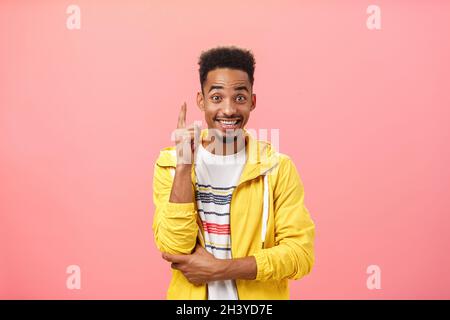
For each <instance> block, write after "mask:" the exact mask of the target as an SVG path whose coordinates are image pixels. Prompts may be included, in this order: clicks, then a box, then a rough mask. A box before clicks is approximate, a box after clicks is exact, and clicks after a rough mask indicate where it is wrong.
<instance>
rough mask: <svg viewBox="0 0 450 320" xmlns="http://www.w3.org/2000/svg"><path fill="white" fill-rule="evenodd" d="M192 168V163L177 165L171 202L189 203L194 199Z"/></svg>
mask: <svg viewBox="0 0 450 320" xmlns="http://www.w3.org/2000/svg"><path fill="white" fill-rule="evenodd" d="M191 169H192V166H191V165H186V164H179V165H177V167H176V169H175V177H174V180H173V185H172V190H171V192H170V198H169V202H172V203H189V202H192V201H193V198H194V194H193V191H192V178H191Z"/></svg>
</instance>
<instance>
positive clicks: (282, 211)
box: [153, 129, 315, 300]
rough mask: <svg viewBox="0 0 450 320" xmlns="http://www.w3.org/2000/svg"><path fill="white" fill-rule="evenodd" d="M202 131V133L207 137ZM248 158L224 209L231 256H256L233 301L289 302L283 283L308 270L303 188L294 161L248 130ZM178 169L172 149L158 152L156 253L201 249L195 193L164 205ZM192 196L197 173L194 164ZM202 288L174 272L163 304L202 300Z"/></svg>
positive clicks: (310, 244)
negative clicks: (253, 275)
mask: <svg viewBox="0 0 450 320" xmlns="http://www.w3.org/2000/svg"><path fill="white" fill-rule="evenodd" d="M207 130H208V129H204V130H202V132H201V136H202V137H204V136H206V135H207ZM245 136H246V147H245V148H246V156H247V158H246V159H247V161H246V163H245V166H244V169H243V171H242V174H241V177H240V180H239V183H238V185H237V187H236V189H235V190H234V192H233V195H232V199H231V205H230V230H231V244H232V249H231V250H232V251H231V252H232V255H233V258H240V257H247V256H254V257H255V259H256V264H257V275H256V279H255V280H240V279H236V287H237V292H238V296H239V299H241V300H249V299H289V286H288V280H289V279H300V278H301V277H303V276H305V275H307V274H308V273H310V272H311V269H312V267H313V265H314V234H315V225H314V222H313V221H312V220H311V217H310V214H309V212H308V210H307V208H306V207H305V206H304V203H303V197H304V191H303V184H302V181H301V179H300V176H299V174H298V172H297V170H296V168H295V165H294V164H293V162H292V160H291V159H290V158H289V157H288V156H286V155H284V154H281V153H278V152H276V151H275V150H274V149H273V148H272V147H271V145H270V144H269V143H268V142H265V141H259V140H256V139H254V138H253V137H252V136H251V135H250V134H249V133H248V132H247V131H245ZM175 167H176V155H175V147H168V148H164V149H163V150H162V151H161V152H160V155H159V157H158V159H157V161H156V164H155V168H154V178H153V201H154V204H155V214H154V217H153V231H154V236H155V242H156V245H157V247H158V249H159V250H160V251H162V252H168V253H172V254H190V253H192V251H193V249H194V247H195V245H196V242H197V238H198V242H199V243H200V244H201V245H202V246H203V247H204V241H203V237H202V235H203V227H202V224H201V221H200V217H199V215H198V214H197V211H196V210H197V205H196V202H195V196H194V198H193V199H192V202H191V203H171V202H169V196H170V191H171V188H172V182H173V174H174V169H175ZM191 176H192V188H193V190H194V192H193V193H194V194H195V181H196V178H195V169H194V166H192V174H191ZM207 297H208V295H207V286H206V285H193V284H191V283H190V282H189V281H188V280H187V279H186V277H185V276H184V275H183V274H182V273H181V272H180V271H178V270H174V269H172V279H171V282H170V285H169V289H168V292H167V299H198V300H204V299H207Z"/></svg>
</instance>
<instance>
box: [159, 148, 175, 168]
mask: <svg viewBox="0 0 450 320" xmlns="http://www.w3.org/2000/svg"><path fill="white" fill-rule="evenodd" d="M176 163H177V156H176V151H175V147H174V146H172V147H166V148H163V149H161V150H160V152H159V155H158V158H157V159H156V162H155V164H156V165H157V166H160V167H175V166H176Z"/></svg>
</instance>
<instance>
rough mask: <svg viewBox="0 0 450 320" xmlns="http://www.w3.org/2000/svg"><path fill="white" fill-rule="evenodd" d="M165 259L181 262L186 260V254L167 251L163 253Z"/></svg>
mask: <svg viewBox="0 0 450 320" xmlns="http://www.w3.org/2000/svg"><path fill="white" fill-rule="evenodd" d="M163 259H164V260H166V261H169V262H174V263H180V262H183V261H184V255H182V254H180V255H179V254H170V253H166V252H165V253H163Z"/></svg>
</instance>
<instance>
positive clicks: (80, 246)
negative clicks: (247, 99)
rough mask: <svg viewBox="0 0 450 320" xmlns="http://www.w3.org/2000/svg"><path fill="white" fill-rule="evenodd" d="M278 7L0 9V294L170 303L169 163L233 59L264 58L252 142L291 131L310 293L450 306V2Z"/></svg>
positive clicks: (298, 292)
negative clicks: (231, 47)
mask: <svg viewBox="0 0 450 320" xmlns="http://www.w3.org/2000/svg"><path fill="white" fill-rule="evenodd" d="M261 3H262V2H261V1H247V2H244V1H225V2H223V1H222V2H220V3H218V4H213V3H212V2H211V1H201V2H200V1H193V2H189V3H188V2H187V1H171V2H170V3H167V2H166V1H158V2H156V1H120V2H119V1H95V2H94V1H81V0H74V1H31V0H30V1H0V298H3V299H11V298H21V299H22V298H24V299H35V298H39V299H50V298H58V299H79V298H86V299H116V298H124V299H131V298H136V299H161V298H164V297H165V292H166V289H167V286H168V282H169V278H170V271H169V265H168V264H167V263H166V262H165V261H163V260H162V259H161V257H160V254H159V253H158V251H157V249H156V247H155V244H154V242H153V235H152V230H151V222H152V216H153V204H152V185H151V184H152V175H153V165H154V161H155V159H156V157H157V155H158V152H159V150H160V149H161V148H162V147H164V146H168V145H170V144H171V141H170V132H171V131H172V129H174V125H176V119H177V113H178V109H179V107H180V105H181V103H182V102H183V101H187V103H188V121H189V122H192V121H194V120H196V119H202V114H201V113H200V111H199V110H198V109H197V108H196V107H195V94H196V92H197V90H199V81H198V72H197V68H198V66H197V58H198V56H199V54H200V52H201V51H202V50H205V49H208V48H210V47H213V46H216V45H227V44H235V45H238V46H242V47H246V48H250V49H252V50H253V52H254V53H255V56H256V60H257V67H256V74H255V79H256V80H255V81H256V82H255V93H256V94H257V108H256V109H255V111H254V112H253V113H252V117H251V120H250V122H249V124H248V127H249V128H255V129H258V128H269V129H270V128H279V129H280V151H281V152H283V153H287V154H289V155H290V156H291V157H292V158H293V159H294V161H295V163H296V165H297V168H298V170H299V172H300V174H301V176H302V179H303V182H304V185H305V192H306V193H305V203H306V206H307V207H308V209H309V210H310V212H311V214H312V217H313V219H314V221H315V222H316V225H317V239H316V265H315V268H314V270H313V272H312V274H311V275H309V276H307V277H306V278H304V279H303V280H300V281H297V282H291V295H292V298H293V299H313V298H314V299H315V298H320V299H413V298H424V299H430V298H438V299H443V298H446V299H449V298H450V274H449V270H450V258H449V254H448V253H449V251H450V250H449V249H450V248H449V243H450V241H449V240H450V230H449V222H450V215H449V208H450V194H449V184H450V168H449V163H450V153H449V147H450V145H449V131H450V130H449V126H448V121H449V119H450V111H449V107H450V90H449V83H450V59H449V58H450V42H449V40H448V39H449V30H450V3H449V2H445V1H425V0H423V1H395V2H394V1H376V2H372V1H339V2H337V1H302V2H300V1H280V0H277V1H267V2H265V4H264V6H262V5H261ZM70 4H76V5H78V6H80V8H81V29H80V30H68V29H67V28H66V19H67V17H68V16H69V15H68V14H66V8H67V6H68V5H70ZM370 4H376V5H379V6H380V8H381V23H382V29H381V30H378V31H377V30H375V31H371V30H368V29H367V27H366V19H367V17H368V14H367V13H366V8H367V6H369V5H370ZM71 264H75V265H79V266H80V267H81V286H82V287H81V290H69V289H67V288H66V278H67V277H68V275H67V274H66V267H67V266H68V265H71ZM372 264H375V265H378V266H380V268H381V272H382V273H381V287H382V288H381V289H380V290H369V289H368V288H367V287H366V279H367V277H368V275H367V274H366V268H367V267H368V266H369V265H372Z"/></svg>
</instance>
